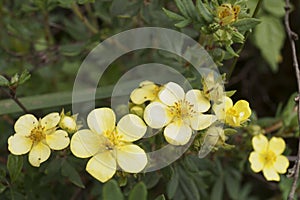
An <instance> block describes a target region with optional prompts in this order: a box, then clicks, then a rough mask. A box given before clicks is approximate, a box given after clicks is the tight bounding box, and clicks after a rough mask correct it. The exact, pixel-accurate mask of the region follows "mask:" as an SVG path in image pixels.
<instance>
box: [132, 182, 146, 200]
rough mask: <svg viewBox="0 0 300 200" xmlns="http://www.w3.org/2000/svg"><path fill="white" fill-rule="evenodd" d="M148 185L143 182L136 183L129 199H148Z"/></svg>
mask: <svg viewBox="0 0 300 200" xmlns="http://www.w3.org/2000/svg"><path fill="white" fill-rule="evenodd" d="M147 193H148V191H147V187H146V185H145V184H144V183H143V182H139V183H138V184H136V185H135V186H134V187H133V189H132V190H131V191H130V193H129V197H128V200H136V199H138V200H147Z"/></svg>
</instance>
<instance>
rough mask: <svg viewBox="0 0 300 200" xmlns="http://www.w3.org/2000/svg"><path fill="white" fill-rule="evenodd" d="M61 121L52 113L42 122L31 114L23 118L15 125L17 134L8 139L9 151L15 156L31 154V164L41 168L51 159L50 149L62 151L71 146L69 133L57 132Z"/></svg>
mask: <svg viewBox="0 0 300 200" xmlns="http://www.w3.org/2000/svg"><path fill="white" fill-rule="evenodd" d="M59 120H60V116H59V114H58V113H50V114H48V115H46V116H45V117H44V118H43V119H40V120H37V119H36V118H35V116H33V115H31V114H26V115H23V116H21V117H20V118H19V119H18V120H17V121H16V123H15V127H14V128H15V132H16V133H15V134H14V135H13V136H10V137H9V138H8V150H9V151H10V152H11V153H12V154H15V155H22V154H26V153H28V152H29V156H28V159H29V163H30V164H31V165H32V166H35V167H39V166H40V164H41V163H42V162H44V161H46V160H47V159H48V158H49V156H50V153H51V150H50V149H53V150H62V149H64V148H66V147H67V146H68V145H69V142H70V139H69V137H68V133H67V132H66V131H63V130H56V129H57V125H58V123H59Z"/></svg>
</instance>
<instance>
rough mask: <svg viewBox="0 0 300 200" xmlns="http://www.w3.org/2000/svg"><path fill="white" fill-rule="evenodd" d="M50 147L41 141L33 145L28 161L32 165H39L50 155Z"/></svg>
mask: <svg viewBox="0 0 300 200" xmlns="http://www.w3.org/2000/svg"><path fill="white" fill-rule="evenodd" d="M50 153H51V151H50V148H49V147H48V146H47V145H45V144H44V143H42V142H38V143H36V144H34V145H33V147H32V149H31V151H30V152H29V156H28V160H29V163H30V164H31V165H32V166H34V167H39V166H40V164H41V163H42V162H45V161H46V160H47V159H48V158H49V156H50Z"/></svg>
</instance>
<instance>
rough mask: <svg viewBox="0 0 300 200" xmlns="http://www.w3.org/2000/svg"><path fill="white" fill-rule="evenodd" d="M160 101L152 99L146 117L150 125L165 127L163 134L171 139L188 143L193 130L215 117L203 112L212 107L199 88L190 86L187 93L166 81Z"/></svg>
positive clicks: (208, 122)
mask: <svg viewBox="0 0 300 200" xmlns="http://www.w3.org/2000/svg"><path fill="white" fill-rule="evenodd" d="M158 98H159V100H160V102H152V103H150V104H149V105H148V106H147V107H146V108H145V112H144V120H145V121H146V123H147V124H148V125H149V126H150V127H151V128H156V129H160V128H163V127H165V129H164V136H165V139H166V140H167V142H168V143H170V144H173V145H185V144H187V143H188V142H189V140H190V138H191V136H192V132H193V130H195V131H198V130H203V129H205V128H207V127H209V126H210V125H211V124H212V123H213V122H214V121H215V120H216V117H215V116H214V115H211V114H203V113H204V112H206V111H208V110H209V108H210V102H209V100H208V99H206V98H205V97H204V95H203V93H202V91H200V90H194V89H192V90H189V91H188V92H187V93H186V94H185V92H184V90H183V88H182V87H180V86H179V85H178V84H176V83H174V82H169V83H167V84H165V85H164V86H163V87H162V89H161V90H160V91H159V93H158Z"/></svg>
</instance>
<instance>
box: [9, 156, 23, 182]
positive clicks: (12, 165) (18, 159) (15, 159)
mask: <svg viewBox="0 0 300 200" xmlns="http://www.w3.org/2000/svg"><path fill="white" fill-rule="evenodd" d="M22 167H23V157H22V156H16V155H12V154H10V155H8V159H7V169H8V172H9V176H10V179H11V181H12V182H15V181H16V180H17V179H18V177H19V175H20V173H21V170H22Z"/></svg>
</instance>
